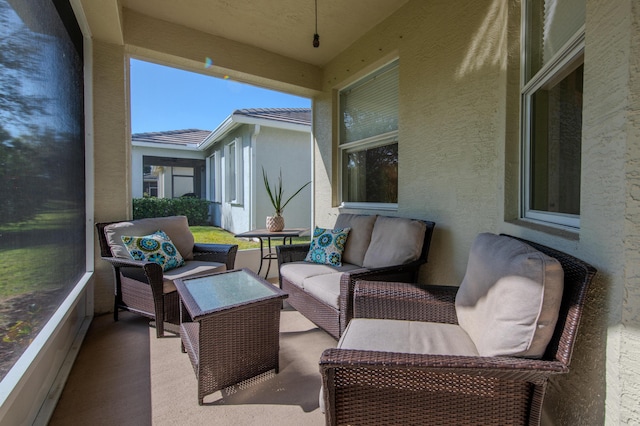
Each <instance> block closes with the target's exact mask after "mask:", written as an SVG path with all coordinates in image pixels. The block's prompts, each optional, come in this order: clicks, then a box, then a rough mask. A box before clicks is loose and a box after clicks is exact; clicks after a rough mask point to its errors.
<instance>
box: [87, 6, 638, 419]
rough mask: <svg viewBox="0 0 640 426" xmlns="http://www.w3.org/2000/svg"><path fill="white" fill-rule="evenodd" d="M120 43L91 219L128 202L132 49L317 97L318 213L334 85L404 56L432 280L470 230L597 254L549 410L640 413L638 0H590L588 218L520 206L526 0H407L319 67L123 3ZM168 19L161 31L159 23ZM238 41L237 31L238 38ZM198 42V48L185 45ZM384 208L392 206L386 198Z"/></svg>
mask: <svg viewBox="0 0 640 426" xmlns="http://www.w3.org/2000/svg"><path fill="white" fill-rule="evenodd" d="M123 22H124V25H123V28H124V33H123V36H122V39H123V41H124V45H120V44H118V43H117V42H116V41H114V40H117V37H115V38H114V40H110V41H100V40H94V43H93V64H94V70H95V72H94V78H93V87H94V88H93V108H94V117H93V119H94V122H95V128H94V129H95V130H94V131H95V212H96V213H95V220H96V221H101V220H111V219H119V218H122V217H123V216H126V215H127V214H130V198H131V197H130V196H129V195H130V194H129V193H127V192H126V191H123V188H127V187H128V185H130V181H131V180H130V178H129V176H128V165H129V164H130V159H129V155H130V154H129V149H128V147H129V145H130V141H129V136H128V135H129V133H130V132H129V126H128V118H127V117H128V96H127V81H128V78H127V71H126V70H127V68H128V67H127V55H128V54H130V53H133V54H136V55H139V56H140V57H141V58H143V59H149V60H155V61H159V62H162V63H165V64H167V65H173V66H178V67H181V68H185V69H191V70H194V71H199V72H203V69H202V66H201V64H202V60H203V58H205V57H207V56H210V55H211V53H210V52H211V49H212V46H217V47H216V49H217V48H219V49H220V52H223V51H224V48H225V47H227V48H229V49H234V50H235V52H236V53H237V54H234V55H226V56H225V55H222V54H221V55H220V57H221V60H220V61H219V62H218V63H217V64H218V65H217V67H214V69H211V70H208V71H207V72H210V73H212V74H214V73H215V74H218V73H219V75H223V74H229V75H231V76H232V78H236V79H238V80H242V81H247V82H252V83H255V84H260V85H263V86H266V87H270V88H274V89H279V90H287V91H289V92H290V93H295V94H298V95H306V96H312V98H313V110H314V117H313V138H314V142H315V143H314V152H313V155H314V175H313V180H314V183H313V193H314V200H313V203H314V214H315V218H316V223H317V224H318V225H331V224H333V221H334V219H335V216H336V214H337V213H338V212H339V211H340V209H339V208H338V206H339V204H338V201H339V200H338V197H337V171H336V170H335V164H336V149H335V143H336V136H335V135H336V129H337V124H336V117H337V110H336V91H337V90H338V89H339V88H340V87H343V86H345V85H347V84H348V83H350V82H352V81H354V80H355V79H357V78H358V77H359V76H362V75H364V74H366V73H367V72H369V71H371V70H373V69H375V68H377V67H378V66H379V65H381V64H383V63H385V62H387V61H389V60H391V59H393V58H396V57H398V58H399V60H400V111H399V116H400V136H399V140H400V142H399V164H400V167H399V169H400V170H399V182H400V188H399V200H398V206H399V207H398V211H397V212H392V213H391V214H395V215H399V216H408V217H416V218H424V219H429V220H433V221H435V222H436V223H437V225H436V232H435V234H434V238H433V244H432V247H431V251H430V259H429V263H428V265H427V266H425V267H424V268H423V270H422V272H421V276H420V280H421V281H422V282H428V283H437V284H448V285H457V284H458V283H459V282H460V281H461V279H462V277H463V274H464V271H465V265H466V259H467V253H468V249H469V246H470V244H471V241H472V240H473V238H474V236H475V235H476V234H477V233H479V232H483V231H490V232H496V233H500V232H505V233H509V234H514V235H520V236H523V237H525V238H528V239H531V240H536V241H539V242H541V243H544V244H547V245H551V246H554V247H557V248H558V249H560V250H564V251H567V252H569V253H572V254H574V255H576V256H577V257H580V258H582V259H584V260H586V261H588V262H590V263H592V264H593V265H594V266H595V267H596V268H597V269H598V270H599V273H598V276H597V279H596V281H595V282H594V284H593V288H592V289H591V291H590V293H589V295H588V299H589V302H588V307H587V311H586V313H585V317H584V318H583V322H582V326H581V330H580V333H581V334H580V337H579V339H578V342H577V346H576V348H575V352H574V358H573V363H572V366H571V373H570V374H569V375H566V376H563V377H561V378H558V379H557V380H554V381H553V382H552V383H551V384H550V385H549V387H548V395H547V398H546V400H545V423H549V424H562V425H597V424H610V425H614V424H638V423H640V408H638V407H639V404H638V402H637V401H638V400H640V366H639V365H640V364H639V363H638V362H637V359H638V354H640V266H638V265H640V81H639V80H640V59H639V58H640V28H639V27H640V4H639V3H638V2H637V1H636V0H606V1H605V0H588V1H587V20H586V26H585V30H586V36H585V40H586V41H585V43H586V47H585V81H584V114H583V149H582V186H581V217H580V219H581V227H580V230H579V231H578V232H569V231H565V230H558V229H554V228H549V227H543V226H540V225H536V224H532V223H527V222H524V221H521V220H518V206H519V184H518V177H519V157H520V152H519V128H518V121H519V111H518V105H519V75H520V74H519V55H520V53H519V37H520V36H519V27H520V5H519V2H518V1H517V0H478V1H473V2H453V3H452V2H451V1H445V0H434V1H428V2H427V1H422V0H412V1H409V2H408V3H407V4H406V5H405V6H404V7H402V8H401V9H400V10H398V12H396V13H395V14H393V15H391V16H390V17H389V18H388V19H386V20H384V21H383V22H381V23H380V24H379V25H377V26H376V27H375V28H374V29H372V30H371V31H370V32H368V33H367V34H366V35H365V36H363V37H362V38H361V39H359V40H357V41H356V42H355V43H354V44H352V45H351V46H350V47H348V48H347V49H346V50H344V51H343V52H342V53H341V54H339V55H338V56H337V57H335V59H333V60H332V61H331V62H330V63H329V64H328V65H327V66H326V67H324V69H319V68H317V67H312V66H309V65H308V64H304V63H301V62H296V61H292V60H289V59H285V58H280V57H277V56H276V55H274V54H272V53H269V52H266V51H262V50H259V49H253V48H249V47H246V46H244V47H243V46H237V45H235V44H233V45H232V44H228V45H227V44H225V43H227V42H228V41H225V40H218V39H215V38H212V36H210V35H206V34H204V33H199V32H197V31H195V30H193V29H188V28H184V27H179V26H175V25H170V24H166V25H165V24H164V23H162V22H161V21H154V20H153V19H151V18H146V17H142V16H140V15H137V14H134V13H127V12H126V11H125V12H124V18H123ZM165 29H166V31H165ZM229 43H230V42H229ZM185 46H188V48H185ZM385 214H390V213H389V212H385ZM96 259H97V260H96V269H97V271H98V274H97V276H96V290H95V299H96V303H95V306H96V312H105V311H107V310H109V309H110V308H111V304H112V293H111V288H110V286H111V282H110V278H111V276H110V271H108V269H107V265H105V264H104V263H103V262H99V260H98V252H97V250H96Z"/></svg>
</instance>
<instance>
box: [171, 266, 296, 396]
mask: <svg viewBox="0 0 640 426" xmlns="http://www.w3.org/2000/svg"><path fill="white" fill-rule="evenodd" d="M175 283H176V287H177V289H178V293H179V295H180V299H181V301H182V303H180V317H181V325H180V339H181V341H182V351H183V352H186V353H187V354H189V359H190V360H191V364H192V366H193V369H194V371H195V373H196V377H197V379H198V403H199V404H200V405H202V404H203V400H204V397H205V396H206V395H209V394H212V393H213V392H216V391H218V390H220V389H223V388H225V387H228V386H231V385H234V384H236V383H239V382H241V381H243V380H246V379H249V378H252V377H254V376H257V375H258V374H261V373H264V372H267V371H270V370H274V369H275V372H276V373H277V372H278V367H279V364H278V353H279V350H280V342H279V329H280V309H281V307H282V300H283V299H285V298H287V297H288V295H287V293H285V292H283V291H282V290H280V289H279V288H277V287H276V286H274V285H272V284H270V283H268V282H267V281H265V280H263V279H262V278H260V277H259V276H257V275H256V274H254V273H253V272H251V271H249V270H247V269H236V270H232V271H227V272H220V273H216V274H212V275H207V276H204V277H199V278H191V279H185V280H176V282H175ZM185 309H186V312H185Z"/></svg>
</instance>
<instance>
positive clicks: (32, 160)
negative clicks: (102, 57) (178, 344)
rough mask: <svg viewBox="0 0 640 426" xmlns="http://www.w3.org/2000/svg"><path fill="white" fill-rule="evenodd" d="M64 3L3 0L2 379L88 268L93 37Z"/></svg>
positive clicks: (0, 136) (0, 147)
mask: <svg viewBox="0 0 640 426" xmlns="http://www.w3.org/2000/svg"><path fill="white" fill-rule="evenodd" d="M55 3H56V5H54V3H53V2H52V1H49V0H34V1H29V2H15V1H7V0H0V52H2V53H0V200H1V201H0V234H1V235H2V238H0V258H1V259H2V264H3V269H2V279H1V280H0V303H1V304H2V306H3V307H4V308H6V309H4V311H5V312H3V314H2V321H0V379H4V378H5V377H6V374H7V372H8V371H9V369H10V368H11V367H12V366H13V365H14V364H15V363H16V361H17V360H18V358H19V357H20V356H21V355H23V353H24V351H25V350H26V349H27V347H28V346H29V345H30V344H31V342H32V341H33V340H34V338H36V336H37V335H38V334H39V333H40V332H41V331H42V329H43V328H44V326H45V324H46V323H47V322H48V321H49V320H50V318H52V316H53V315H54V313H55V311H56V310H57V309H58V307H60V306H61V305H62V304H63V302H64V301H65V299H66V297H67V296H68V295H69V294H70V292H71V291H72V290H73V289H74V288H75V286H76V285H77V284H78V283H79V282H81V280H82V279H84V276H85V273H86V259H87V254H86V251H87V247H86V232H85V224H86V210H85V209H86V202H85V161H84V159H85V151H84V100H83V92H84V75H83V58H82V50H83V48H82V43H83V40H82V34H81V33H80V29H79V28H78V25H77V23H76V20H75V17H74V15H73V12H72V10H71V7H70V5H69V4H68V3H65V2H62V1H57V2H55Z"/></svg>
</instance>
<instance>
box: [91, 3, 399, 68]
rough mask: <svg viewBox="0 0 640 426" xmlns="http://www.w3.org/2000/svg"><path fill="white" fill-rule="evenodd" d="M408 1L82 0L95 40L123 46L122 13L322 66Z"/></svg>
mask: <svg viewBox="0 0 640 426" xmlns="http://www.w3.org/2000/svg"><path fill="white" fill-rule="evenodd" d="M407 1H408V0H348V1H345V0H318V34H319V35H320V47H319V48H317V49H316V48H314V47H313V46H312V40H313V34H314V32H315V1H314V0H243V1H230V0H180V1H176V0H154V1H149V0H102V1H99V2H96V1H84V0H83V1H82V2H83V6H84V8H85V12H86V15H87V20H88V22H89V26H90V27H91V32H92V36H93V37H94V38H97V39H102V40H106V41H109V42H112V43H121V42H122V36H121V25H122V14H121V9H120V7H122V8H128V9H131V10H133V11H135V12H138V13H140V14H143V15H148V16H149V17H152V18H156V19H160V20H164V21H169V22H172V23H174V24H178V25H182V26H185V27H189V28H192V29H195V30H199V31H202V32H206V33H210V34H212V35H215V36H219V37H224V38H226V39H230V40H233V41H237V42H240V43H244V44H246V45H250V46H254V47H258V48H261V49H264V50H267V51H270V52H273V53H277V54H279V55H282V56H285V57H288V58H291V59H295V60H298V61H301V62H305V63H309V64H312V65H315V66H319V67H322V66H324V65H325V64H326V63H327V62H329V61H330V60H331V59H333V58H334V57H335V56H336V55H337V54H339V53H340V52H341V51H343V50H344V49H346V48H347V47H348V46H350V45H351V44H352V43H353V42H354V41H356V40H357V39H358V38H360V37H361V36H362V35H363V34H365V33H366V32H367V31H369V30H370V29H372V28H373V27H374V26H375V25H376V24H378V23H379V22H381V21H383V20H384V19H385V18H386V17H388V16H389V15H391V14H392V13H393V12H395V11H396V10H398V9H399V8H400V7H401V6H403V5H404V4H405V3H407Z"/></svg>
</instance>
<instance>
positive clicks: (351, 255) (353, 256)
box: [333, 213, 377, 266]
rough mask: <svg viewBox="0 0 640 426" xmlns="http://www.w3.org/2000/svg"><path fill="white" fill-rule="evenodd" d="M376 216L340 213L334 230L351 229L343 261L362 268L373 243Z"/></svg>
mask: <svg viewBox="0 0 640 426" xmlns="http://www.w3.org/2000/svg"><path fill="white" fill-rule="evenodd" d="M376 218H377V216H376V215H360V214H350V213H340V214H339V215H338V218H337V219H336V224H335V225H334V226H333V229H344V228H351V231H350V232H349V237H348V238H347V243H346V244H345V247H344V252H343V253H342V261H343V262H346V263H351V264H353V265H358V266H362V263H363V262H364V255H365V253H366V252H367V248H368V247H369V243H370V242H371V233H372V232H373V225H374V224H375V222H376Z"/></svg>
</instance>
